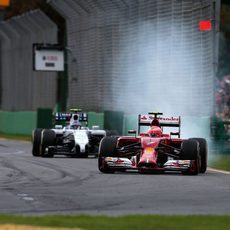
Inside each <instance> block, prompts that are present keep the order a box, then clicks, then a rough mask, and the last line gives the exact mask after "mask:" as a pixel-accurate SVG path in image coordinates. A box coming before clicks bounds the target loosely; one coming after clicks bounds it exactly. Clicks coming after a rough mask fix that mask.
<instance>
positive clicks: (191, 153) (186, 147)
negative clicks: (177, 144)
mask: <svg viewBox="0 0 230 230" xmlns="http://www.w3.org/2000/svg"><path fill="white" fill-rule="evenodd" d="M180 159H181V160H195V162H196V163H195V165H194V169H193V170H189V171H182V172H181V173H182V174H184V175H197V174H198V173H199V172H200V154H199V144H198V142H197V141H196V140H193V139H188V140H184V141H183V142H182V144H181V153H180Z"/></svg>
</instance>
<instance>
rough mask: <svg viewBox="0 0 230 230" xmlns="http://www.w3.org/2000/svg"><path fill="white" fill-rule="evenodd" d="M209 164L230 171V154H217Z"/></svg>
mask: <svg viewBox="0 0 230 230" xmlns="http://www.w3.org/2000/svg"><path fill="white" fill-rule="evenodd" d="M209 166H210V167H212V168H216V169H221V170H226V171H230V155H218V154H217V155H215V159H212V160H211V161H210V162H209Z"/></svg>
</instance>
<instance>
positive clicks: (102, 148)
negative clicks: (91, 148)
mask: <svg viewBox="0 0 230 230" xmlns="http://www.w3.org/2000/svg"><path fill="white" fill-rule="evenodd" d="M116 145H117V138H116V137H112V136H108V137H103V138H102V140H101V142H100V145H99V153H98V169H99V170H100V171H101V172H102V173H113V172H114V170H113V169H110V168H108V167H107V166H106V164H104V158H105V157H114V156H115V155H116Z"/></svg>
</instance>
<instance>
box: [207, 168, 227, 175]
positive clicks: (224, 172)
mask: <svg viewBox="0 0 230 230" xmlns="http://www.w3.org/2000/svg"><path fill="white" fill-rule="evenodd" d="M208 170H209V171H212V172H218V173H223V174H228V175H230V172H229V171H225V170H220V169H214V168H209V167H208Z"/></svg>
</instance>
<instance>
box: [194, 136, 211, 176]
mask: <svg viewBox="0 0 230 230" xmlns="http://www.w3.org/2000/svg"><path fill="white" fill-rule="evenodd" d="M192 140H195V141H197V142H198V143H199V147H200V160H201V165H200V173H205V172H206V170H207V162H208V144H207V141H206V140H205V139H204V138H192Z"/></svg>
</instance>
